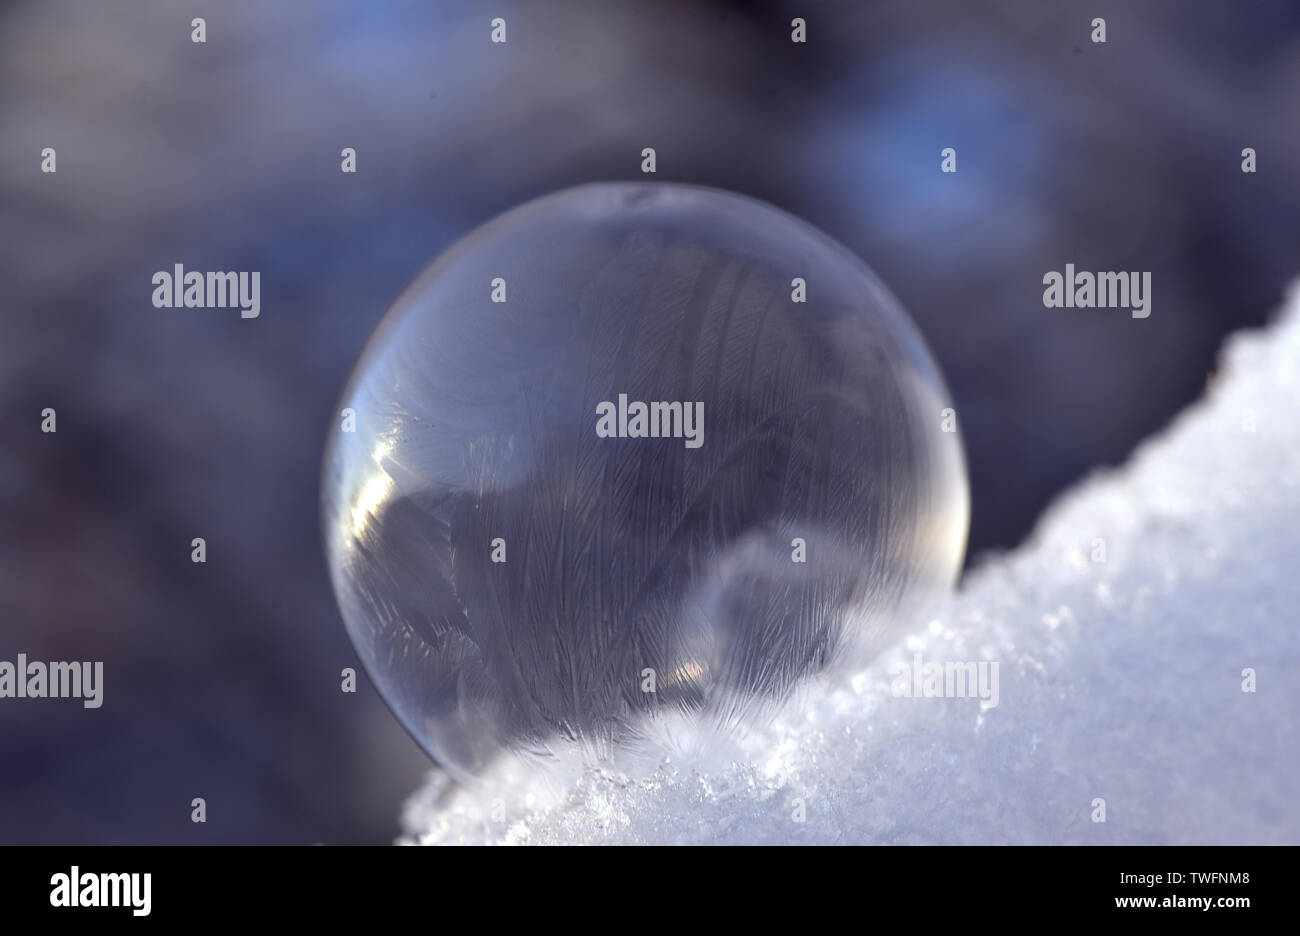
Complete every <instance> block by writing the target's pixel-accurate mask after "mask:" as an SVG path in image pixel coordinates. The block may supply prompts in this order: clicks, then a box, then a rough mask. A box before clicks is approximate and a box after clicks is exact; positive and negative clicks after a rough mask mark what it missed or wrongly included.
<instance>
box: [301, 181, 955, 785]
mask: <svg viewBox="0 0 1300 936" xmlns="http://www.w3.org/2000/svg"><path fill="white" fill-rule="evenodd" d="M949 406H950V404H949V401H948V398H947V393H946V390H945V389H944V386H943V382H942V379H941V377H940V376H939V373H938V371H937V370H936V368H935V366H934V363H933V361H932V360H931V359H930V356H929V354H928V353H927V351H926V349H925V346H924V344H923V342H922V341H921V338H920V336H919V335H918V333H917V331H916V329H915V327H914V326H913V325H912V323H911V321H910V320H909V319H908V318H907V315H906V314H905V313H904V312H903V310H902V309H901V308H900V306H899V304H898V302H897V301H896V300H895V299H894V298H893V297H892V296H891V295H890V294H889V293H888V292H887V291H886V289H885V288H884V287H883V286H882V285H881V283H880V282H879V281H878V280H877V279H876V278H875V277H874V276H873V275H872V273H871V272H870V271H869V270H868V269H867V267H866V266H865V265H864V264H863V263H862V262H861V261H860V260H859V259H858V258H857V257H856V256H854V255H853V254H852V253H850V252H849V251H848V250H847V249H845V248H844V247H842V246H840V245H839V244H837V243H835V242H834V241H832V240H831V239H829V238H828V237H826V236H825V235H824V234H821V233H820V232H818V231H816V230H815V229H813V228H811V227H809V226H808V225H806V224H804V223H803V222H801V221H798V220H797V219H795V218H793V217H792V216H790V215H787V214H785V213H783V212H781V211H778V210H777V209H775V208H773V207H771V206H768V205H765V204H763V203H761V202H757V201H754V200H751V199H748V198H743V197H740V196H737V195H732V194H728V193H725V192H720V191H716V190H711V189H702V188H694V187H689V186H680V185H664V184H651V185H646V184H601V185H590V186H584V187H581V188H576V189H571V190H569V191H565V192H561V193H558V194H555V195H551V196H548V197H546V198H542V199H538V200H537V201H533V202H530V203H528V204H526V205H524V206H522V207H520V208H517V209H515V210H513V211H511V212H508V213H507V214H505V215H503V216H501V217H500V218H498V219H496V220H495V221H492V222H491V223H489V224H487V225H485V226H484V227H482V228H480V229H479V230H477V231H475V232H474V233H472V234H470V235H469V236H468V237H466V238H465V239H463V240H462V241H460V242H459V243H458V244H456V245H455V246H454V247H452V248H451V249H450V250H448V251H447V252H446V253H445V254H443V256H442V257H440V258H439V259H438V260H437V261H436V262H435V263H434V264H433V265H431V266H430V267H429V268H428V269H427V270H426V271H425V272H424V273H423V274H421V276H420V277H419V278H418V279H417V280H416V282H415V283H414V284H413V285H412V286H411V287H410V288H409V289H408V290H407V291H406V292H405V293H404V294H403V295H402V296H401V297H400V298H399V299H398V301H397V302H396V303H395V305H394V306H393V308H392V309H391V310H390V311H389V313H388V314H387V316H386V317H385V319H384V321H383V322H382V323H381V325H380V327H379V329H378V330H377V331H376V333H375V335H374V336H373V338H372V339H371V341H370V343H369V345H368V347H367V348H366V350H365V353H364V354H363V355H362V358H361V360H360V362H359V363H358V364H357V367H356V369H355V371H354V373H353V375H352V378H351V381H350V382H349V385H348V388H347V390H346V391H345V393H344V396H343V400H342V402H341V404H340V409H341V410H351V411H352V412H351V414H349V416H350V421H349V423H348V425H347V426H346V429H348V430H353V429H354V431H344V427H341V426H336V428H335V431H334V433H333V435H332V437H331V439H330V442H329V445H328V450H327V453H326V460H325V472H324V490H323V497H324V529H325V538H326V549H327V555H328V558H329V565H330V572H331V575H332V578H333V582H334V588H335V591H336V594H337V596H338V600H339V606H340V608H341V610H342V613H343V618H344V621H345V622H346V625H347V629H348V633H349V635H350V636H351V638H352V641H353V643H354V644H355V646H356V648H357V652H358V653H359V654H360V656H361V658H362V660H363V662H364V663H365V666H366V668H367V670H368V672H369V673H370V675H371V677H372V678H373V680H374V681H375V683H376V684H377V686H378V687H379V689H380V691H381V693H382V694H383V696H384V698H385V699H386V700H387V702H388V704H389V705H390V706H391V707H392V709H393V711H394V712H395V713H396V714H397V715H398V717H399V718H400V719H401V720H402V722H403V724H404V725H405V726H406V727H407V728H408V729H409V730H410V732H411V733H412V734H413V735H414V736H415V738H416V739H417V740H418V741H419V742H420V744H421V745H423V746H424V748H425V749H426V750H427V751H428V752H429V754H431V755H432V756H433V757H434V758H435V759H436V760H437V761H438V762H439V763H440V764H442V765H443V766H444V767H446V768H447V769H448V770H449V771H450V772H451V773H452V774H453V775H454V776H455V777H456V778H457V779H459V780H460V781H462V782H472V781H473V780H474V779H475V778H477V777H479V776H481V775H482V774H483V772H484V771H485V770H486V769H487V768H488V767H489V766H490V765H492V764H493V763H494V762H497V761H499V760H502V759H511V760H513V761H514V762H515V763H514V766H517V767H520V768H523V769H527V770H536V769H537V768H548V767H555V766H557V765H559V764H562V763H565V764H568V763H575V762H577V763H585V764H599V763H611V762H617V761H619V760H620V757H621V755H623V754H625V753H628V752H644V751H646V750H647V749H650V748H653V747H654V746H655V745H656V744H658V743H659V742H660V740H661V739H662V737H663V735H664V726H665V725H669V724H671V725H674V726H680V725H682V724H687V725H692V726H695V727H696V728H698V730H699V731H700V733H701V734H702V735H707V734H709V733H716V732H737V731H744V730H745V728H746V726H752V725H754V724H757V723H760V722H762V721H763V720H764V719H766V718H767V717H768V716H769V715H770V713H771V712H772V711H773V709H774V708H775V707H776V706H777V705H778V704H779V703H781V702H782V701H784V700H786V699H787V698H788V697H789V695H790V694H791V692H792V691H793V690H794V689H795V688H796V687H797V686H798V685H799V684H800V683H801V682H802V681H803V680H805V679H807V678H808V677H810V676H813V675H814V674H818V673H825V672H826V671H829V670H833V669H841V668H845V667H848V666H852V665H856V664H860V663H862V662H865V661H866V660H867V659H869V658H870V657H871V656H873V655H875V654H876V653H877V652H878V651H879V650H881V649H883V647H884V646H886V645H887V644H888V643H889V642H891V641H892V640H894V639H895V638H897V637H898V636H899V634H900V632H901V631H904V630H906V629H908V628H915V627H919V626H923V625H924V622H925V620H926V618H925V615H926V613H927V611H928V610H929V609H930V608H931V607H932V606H933V604H934V603H935V601H936V600H937V599H938V598H939V597H940V596H941V595H942V594H943V592H945V591H946V590H947V589H948V588H949V587H950V586H951V584H952V581H953V579H954V577H955V575H956V573H957V570H958V568H959V566H960V563H961V558H962V553H963V550H964V545H965V538H966V528H967V514H968V505H967V489H966V478H965V469H964V464H963V460H962V453H961V444H960V440H959V436H958V434H957V432H956V431H955V429H956V426H955V420H954V419H953V416H952V413H951V410H949ZM946 410H947V412H946V413H945V411H946ZM353 422H354V424H355V425H354V426H353V424H352V423H353ZM542 772H543V773H545V770H543V771H542Z"/></svg>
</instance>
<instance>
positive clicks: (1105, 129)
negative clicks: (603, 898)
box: [0, 0, 1300, 843]
mask: <svg viewBox="0 0 1300 936" xmlns="http://www.w3.org/2000/svg"><path fill="white" fill-rule="evenodd" d="M196 16H201V17H204V18H205V19H206V21H207V42H206V43H205V44H201V45H200V44H195V43H193V42H191V39H190V34H191V25H190V22H191V20H192V19H193V18H194V17H196ZM497 16H500V17H504V18H505V19H506V21H507V37H508V42H507V43H506V44H504V45H493V44H492V43H490V41H489V32H490V26H489V22H490V20H491V19H492V18H493V17H497ZM796 16H798V17H803V18H805V19H806V20H807V29H808V42H807V43H806V44H794V43H792V42H791V41H790V31H791V27H790V21H791V19H792V18H793V17H796ZM1094 17H1104V18H1105V20H1106V28H1107V42H1106V43H1105V44H1094V43H1093V42H1091V41H1090V34H1091V32H1092V27H1091V22H1092V20H1093V18H1094ZM1297 118H1300V4H1297V3H1296V2H1295V0H1272V2H1270V0H1251V2H1250V3H1242V4H1233V3H1227V2H1222V0H1203V2H1202V0H1146V2H1143V3H1141V4H1134V3H1131V2H1125V0H1113V2H1112V0H1088V2H1086V3H1081V2H1073V0H1071V2H1065V0H1062V2H1053V3H1044V2H1042V0H987V2H972V0H905V2H902V0H900V2H884V0H880V2H872V0H861V2H850V0H844V2H840V0H800V2H790V3H787V2H739V0H735V2H724V0H714V2H705V0H699V2H689V3H688V2H671V0H654V2H623V3H617V4H613V3H610V4H595V3H581V2H573V3H570V2H553V0H545V2H541V0H528V2H508V0H493V2H492V3H490V4H487V3H468V2H452V0H439V2H438V3H428V2H399V0H388V2H365V0H356V2H343V0H276V2H274V3H271V2H249V0H221V2H217V0H191V2H188V3H176V2H168V0H11V2H9V3H7V4H5V5H4V6H3V8H0V286H2V287H3V290H4V295H3V305H2V306H0V309H2V311H0V659H4V660H10V661H12V660H14V659H15V658H16V655H17V654H18V653H20V652H21V653H26V654H27V655H28V657H29V658H32V659H41V660H102V661H104V663H105V677H104V680H105V701H104V705H103V707H102V708H100V709H97V710H86V709H83V708H82V707H81V705H80V704H79V703H77V702H72V701H53V700H45V701H34V700H13V699H9V700H0V768H2V769H0V842H3V843H36V842H57V843H63V842H71V843H113V842H149V843H153V842H178V843H189V842H193V843H205V842H207V843H211V842H222V843H236V842H285V843H296V842H324V843H355V842H386V841H389V840H391V839H392V837H393V836H394V835H395V834H396V832H397V830H398V817H399V809H400V804H401V802H402V800H403V798H404V797H405V796H406V794H407V793H409V792H410V791H412V790H413V789H414V787H415V786H416V785H417V783H418V782H419V779H420V777H421V775H422V774H423V773H424V772H425V771H427V770H429V769H432V765H431V763H430V762H429V761H428V760H427V758H425V756H424V755H423V753H421V752H420V750H419V749H418V748H417V747H416V745H415V744H414V743H413V742H412V741H410V740H409V739H408V738H407V736H406V735H405V733H404V732H403V730H402V729H401V728H400V726H399V725H398V723H397V721H396V720H395V719H394V718H393V717H392V716H391V715H390V714H389V713H388V712H387V710H386V709H385V708H384V706H383V704H382V702H380V701H379V698H378V696H377V695H376V693H375V692H374V690H373V689H372V688H371V686H370V685H369V683H368V682H367V681H366V679H365V677H364V675H361V676H360V679H359V685H360V689H359V692H358V693H357V694H355V695H347V694H344V693H342V692H341V691H340V671H341V670H342V669H343V668H344V667H346V666H354V667H355V666H357V665H358V664H357V660H356V657H355V656H354V654H353V652H352V650H351V647H350V646H349V644H348V641H347V638H346V635H345V633H344V630H343V626H342V623H341V621H340V620H339V617H338V613H337V610H336V608H335V605H334V599H333V596H332V594H331V590H330V586H329V582H328V579H327V576H326V571H325V566H324V561H323V558H322V551H321V545H320V531H319V519H318V509H319V508H318V503H319V472H320V460H321V454H322V448H323V445H324V440H325V433H326V430H327V428H328V426H329V424H330V421H331V420H332V419H333V418H334V407H335V403H336V401H337V397H338V394H339V392H340V391H341V389H342V386H343V383H344V381H345V379H346V377H347V374H348V371H349V369H350V367H351V365H352V363H353V362H354V361H355V359H356V356H357V354H358V352H359V351H360V350H361V347H362V345H363V343H364V342H365V340H366V338H367V336H368V335H369V333H370V332H371V330H372V329H373V327H374V326H375V325H376V323H377V322H378V321H379V319H380V317H381V316H382V315H383V313H384V311H385V309H386V308H387V306H388V305H389V303H390V302H391V301H392V300H393V299H394V298H395V297H396V296H397V294H398V293H399V292H400V291H401V289H402V288H403V287H404V286H405V285H406V284H407V282H409V281H410V280H411V279H412V278H413V277H414V276H415V275H416V273H417V272H418V271H419V270H420V269H421V268H422V267H423V266H424V265H425V264H426V263H427V262H428V261H430V260H431V259H432V258H433V257H434V256H435V255H436V254H437V253H438V252H439V251H440V250H442V249H443V248H445V247H446V246H448V245H449V244H450V243H451V242H452V241H454V240H455V239H456V238H458V237H459V236H460V235H462V234H464V233H466V232H467V231H469V230H471V229H472V228H474V227H475V226H477V225H478V224H480V223H481V222H483V221H486V220H488V219H490V218H491V217H493V216H494V215H496V214H498V213H499V212H501V211H503V210H505V209H507V208H510V207H512V206H514V205H516V204H518V203H519V202H522V201H525V200H527V199H530V198H533V197H534V196H537V195H541V194H544V193H546V192H549V191H552V190H555V189H559V188H564V187H567V186H570V185H575V184H578V183H582V182H589V181H596V180H613V179H639V178H642V176H641V172H640V162H641V155H640V154H641V150H642V148H643V147H646V146H653V147H654V148H655V149H656V151H657V156H658V172H657V174H656V176H655V178H657V179H658V180H661V181H681V182H692V183H699V184H706V185H714V186H720V187H723V188H728V189H732V190H735V191H739V192H743V193H746V194H749V195H753V196H757V197H759V198H762V199H765V200H767V201H770V202H772V203H773V204H775V205H777V206H779V207H781V208H784V209H785V210H787V211H790V212H792V213H794V214H796V215H798V216H800V217H803V218H804V219H806V220H808V221H810V222H811V223H813V224H815V225H817V226H819V227H821V228H822V229H824V230H825V231H827V232H828V233H830V234H831V235H832V236H834V237H836V238H838V239H839V240H841V241H843V242H844V243H845V244H847V245H848V246H849V247H850V248H852V249H853V250H855V251H856V252H857V253H859V254H860V255H861V256H862V257H863V258H865V259H866V261H867V262H868V264H870V265H871V266H872V267H873V268H874V269H875V270H876V271H877V272H878V273H879V274H880V276H881V277H882V278H883V279H884V281H885V282H886V283H887V284H889V286H890V287H891V289H892V290H893V291H894V292H895V293H896V294H897V295H898V297H899V298H900V299H901V300H902V302H903V305H904V306H905V307H906V308H907V309H908V310H909V312H910V313H911V314H912V316H913V317H914V318H915V320H916V321H917V323H918V325H919V326H920V328H921V330H922V332H923V333H924V335H925V337H926V339H927V341H928V342H929V344H930V346H931V348H932V350H933V351H934V353H935V356H936V357H937V359H938V361H939V364H940V366H941V368H942V370H943V372H944V374H945V376H946V378H947V380H948V383H949V386H950V388H951V391H952V394H953V396H954V398H955V401H956V407H957V411H958V413H959V418H960V420H961V425H962V429H963V432H964V434H965V443H966V447H967V455H968V459H969V468H970V477H971V488H972V491H971V493H972V511H973V516H972V527H971V542H970V553H971V559H973V560H974V561H978V559H979V557H980V556H981V555H984V554H987V553H989V552H990V551H996V550H1003V549H1008V548H1011V547H1014V546H1015V545H1016V544H1017V543H1018V542H1019V541H1020V540H1022V539H1023V538H1024V537H1025V536H1026V535H1027V534H1028V533H1029V532H1030V530H1031V529H1032V526H1033V523H1034V520H1035V518H1036V516H1037V515H1038V513H1039V512H1040V511H1041V510H1042V508H1043V507H1044V506H1045V505H1046V504H1047V502H1048V501H1049V500H1050V499H1051V498H1052V497H1053V496H1054V495H1055V494H1057V493H1058V492H1059V491H1061V490H1062V489H1063V488H1064V487H1066V486H1068V485H1069V484H1071V483H1072V482H1074V481H1076V480H1078V479H1079V478H1080V477H1081V476H1083V475H1085V474H1086V473H1088V472H1089V471H1091V470H1094V469H1096V468H1098V467H1099V466H1104V465H1109V464H1116V463H1118V462H1120V461H1122V460H1123V459H1124V458H1125V457H1126V455H1127V454H1128V453H1129V452H1130V451H1131V450H1132V449H1133V447H1134V445H1135V444H1136V443H1137V442H1138V441H1139V440H1141V439H1142V438H1143V437H1144V436H1146V435H1148V434H1150V433H1152V432H1153V431H1155V430H1157V429H1159V428H1160V427H1161V426H1162V425H1163V424H1165V423H1166V422H1167V421H1168V420H1169V419H1170V418H1171V416H1172V415H1173V414H1174V413H1176V412H1177V411H1178V410H1179V409H1181V408H1182V407H1183V406H1185V405H1186V404H1187V403H1189V402H1191V401H1192V400H1193V399H1195V398H1196V397H1197V396H1198V395H1199V394H1200V393H1201V391H1202V390H1203V389H1204V387H1205V384H1206V381H1207V376H1208V375H1209V374H1210V373H1211V372H1212V370H1213V368H1214V362H1215V355H1216V351H1217V348H1218V346H1219V344H1220V341H1221V340H1222V338H1223V337H1224V335H1225V334H1227V333H1228V332H1230V331H1233V330H1235V329H1238V328H1241V327H1245V326H1252V325H1258V324H1261V323H1263V322H1264V321H1266V320H1267V318H1268V316H1269V314H1270V311H1271V310H1272V309H1273V308H1274V306H1275V305H1276V304H1277V302H1278V301H1279V299H1280V298H1281V295H1282V291H1283V288H1284V285H1285V283H1286V282H1287V280H1288V279H1289V278H1290V277H1291V276H1293V275H1294V274H1296V273H1297V272H1298V271H1300V173H1297V169H1296V167H1297V166H1300V120H1298V119H1297ZM949 146H951V147H953V148H955V149H956V151H957V160H958V172H957V173H955V174H951V175H945V174H942V173H940V171H939V162H940V155H939V153H940V150H941V149H943V148H944V147H949ZM1247 146H1249V147H1253V148H1254V149H1255V150H1256V151H1257V153H1258V172H1257V173H1255V174H1245V173H1242V172H1241V155H1240V154H1241V150H1242V149H1243V148H1244V147H1247ZM45 147H53V148H54V149H55V150H56V152H57V167H58V171H57V172H56V173H53V174H43V173H42V172H41V171H40V162H41V156H40V154H41V151H42V149H43V148H45ZM344 147H353V148H355V149H356V151H357V166H358V171H357V172H356V174H354V175H346V174H343V173H341V172H340V168H339V167H340V161H341V157H340V151H341V150H342V149H343V148H344ZM1067 262H1073V263H1074V264H1075V265H1076V267H1077V268H1078V269H1087V270H1092V271H1097V270H1125V271H1127V270H1143V271H1151V272H1152V277H1153V297H1152V314H1151V317H1150V318H1149V319H1146V320H1134V319H1132V318H1130V317H1129V316H1128V313H1126V312H1124V311H1115V310H1089V309H1050V310H1049V309H1045V308H1044V307H1043V304H1042V291H1043V286H1042V277H1043V274H1044V273H1045V272H1047V271H1049V270H1062V269H1064V265H1065V264H1066V263H1067ZM177 263H181V264H184V266H185V267H186V268H187V269H193V270H202V271H208V270H257V271H260V272H261V274H262V313H261V317H260V318H258V319H256V320H241V319H240V317H239V314H238V311H237V310H219V309H155V308H153V306H152V304H151V301H150V299H151V295H152V290H153V286H152V284H151V282H150V278H151V276H152V275H153V273H154V272H155V271H157V270H171V268H172V267H173V265H175V264H177ZM46 407H52V408H54V409H55V410H56V411H57V414H58V417H57V418H58V432H57V433H55V434H44V433H42V432H41V431H40V422H41V417H40V413H41V410H42V409H44V408H46ZM197 536H202V537H204V538H206V540H207V553H208V557H207V558H208V561H207V562H206V564H202V565H197V564H194V563H192V562H191V561H190V541H191V540H192V539H193V538H194V537H197ZM196 796H201V797H204V798H205V799H206V801H207V820H208V821H207V822H206V823H205V824H201V825H199V824H194V823H191V821H190V802H191V800H192V799H193V798H194V797H196Z"/></svg>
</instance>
